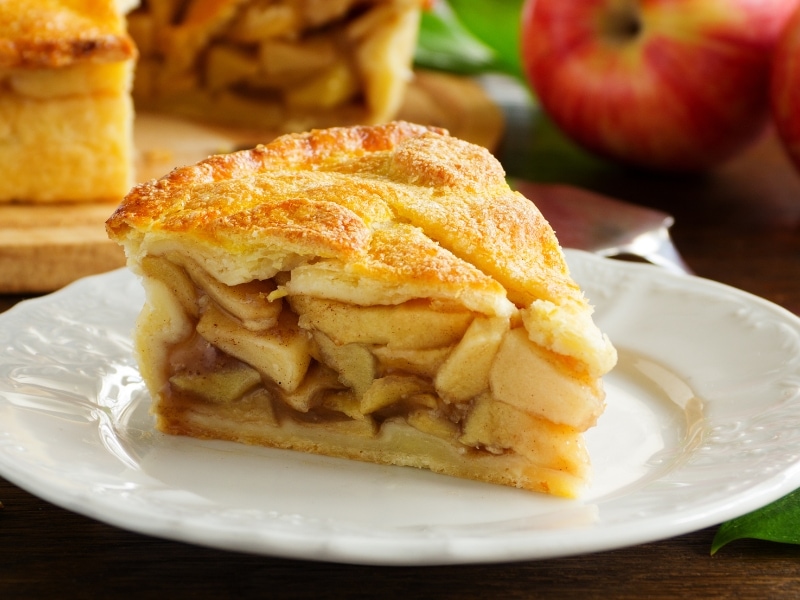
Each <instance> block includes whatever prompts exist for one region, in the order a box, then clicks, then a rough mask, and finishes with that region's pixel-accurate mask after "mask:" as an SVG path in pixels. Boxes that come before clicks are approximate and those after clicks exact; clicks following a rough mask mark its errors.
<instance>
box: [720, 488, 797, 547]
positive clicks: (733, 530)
mask: <svg viewBox="0 0 800 600" xmlns="http://www.w3.org/2000/svg"><path fill="white" fill-rule="evenodd" d="M744 538H752V539H757V540H766V541H770V542H782V543H785V544H800V489H798V490H795V491H794V492H792V493H790V494H788V495H786V496H784V497H783V498H781V499H780V500H776V501H775V502H773V503H772V504H768V505H767V506H764V507H763V508H760V509H758V510H756V511H753V512H751V513H748V514H746V515H743V516H741V517H738V518H736V519H733V520H731V521H727V522H725V523H723V524H722V525H720V526H719V529H717V533H716V535H715V536H714V540H713V541H712V542H711V554H712V555H713V554H715V553H716V552H717V550H719V549H720V548H722V547H723V546H724V545H725V544H728V543H730V542H732V541H734V540H739V539H744Z"/></svg>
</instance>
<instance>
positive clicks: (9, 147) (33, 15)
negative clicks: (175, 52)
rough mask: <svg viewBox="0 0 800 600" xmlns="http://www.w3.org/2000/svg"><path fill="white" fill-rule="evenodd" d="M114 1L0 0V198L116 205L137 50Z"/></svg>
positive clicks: (126, 171) (127, 154) (127, 167)
mask: <svg viewBox="0 0 800 600" xmlns="http://www.w3.org/2000/svg"><path fill="white" fill-rule="evenodd" d="M122 10H123V3H122V2H121V1H119V0H72V1H69V2H67V1H65V0H5V1H3V2H0V203H7V202H12V201H17V202H40V203H41V202H57V201H65V202H66V201H69V202H73V201H74V202H78V201H81V202H84V201H98V200H106V201H108V200H113V201H114V202H119V199H120V198H122V197H123V196H124V195H125V193H126V192H127V191H128V190H129V189H130V186H131V185H132V184H133V104H132V101H131V97H130V89H131V82H132V79H133V67H134V60H135V58H136V47H135V46H134V43H133V41H132V40H131V38H130V37H129V36H128V34H127V32H126V31H125V18H124V15H123V13H122Z"/></svg>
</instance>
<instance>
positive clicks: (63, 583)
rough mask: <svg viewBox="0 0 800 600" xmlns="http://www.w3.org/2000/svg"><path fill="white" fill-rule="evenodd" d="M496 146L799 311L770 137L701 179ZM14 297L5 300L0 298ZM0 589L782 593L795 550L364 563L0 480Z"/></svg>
mask: <svg viewBox="0 0 800 600" xmlns="http://www.w3.org/2000/svg"><path fill="white" fill-rule="evenodd" d="M518 116H519V115H518ZM513 133H514V137H511V136H509V137H508V138H507V139H506V141H505V142H504V145H503V147H502V148H501V149H500V150H499V154H500V156H501V157H502V159H503V161H504V163H505V165H506V168H507V170H508V171H509V174H510V175H514V176H523V177H529V178H534V179H537V180H540V181H557V182H562V183H563V182H567V183H573V184H576V185H580V186H582V187H584V188H587V189H591V190H594V191H598V192H602V193H605V194H609V195H611V196H615V197H617V198H621V199H625V200H629V201H632V202H636V203H638V204H641V205H646V206H652V207H656V208H659V209H662V210H664V211H668V212H670V213H671V214H673V215H674V216H675V218H676V223H675V226H674V228H673V231H672V233H673V238H674V240H675V243H676V245H677V247H678V248H679V250H680V252H681V253H682V255H683V256H684V258H685V259H686V261H687V263H688V264H689V265H690V267H691V268H692V269H693V270H694V271H695V272H696V273H697V274H698V275H699V276H702V277H707V278H710V279H715V280H718V281H721V282H724V283H727V284H730V285H733V286H735V287H738V288H741V289H744V290H747V291H749V292H752V293H754V294H757V295H759V296H763V297H764V298H766V299H768V300H771V301H772V302H775V303H777V304H779V305H782V306H784V307H785V308H787V309H789V310H791V311H793V312H794V313H796V314H800V175H798V174H797V172H796V171H795V170H794V169H793V168H792V167H791V166H790V164H789V163H788V161H787V160H786V158H785V157H784V156H783V154H782V152H781V150H780V148H779V147H778V145H777V144H776V143H775V140H774V139H773V138H772V137H771V136H769V135H767V136H765V137H764V139H763V140H762V141H761V142H760V143H759V144H757V145H756V146H754V147H753V148H752V149H751V150H750V151H749V152H747V153H746V154H745V155H744V156H742V157H741V158H739V159H736V160H735V161H733V162H732V163H730V164H728V165H726V166H724V167H722V168H720V169H718V170H716V171H714V172H712V173H709V174H706V175H704V176H701V177H700V176H698V177H675V176H663V175H662V176H656V175H653V174H646V173H639V172H633V171H628V170H624V169H620V168H617V167H612V166H609V165H605V164H603V163H601V162H599V161H595V160H591V159H589V158H588V157H586V156H583V155H581V153H579V152H576V151H575V149H574V148H571V147H570V146H569V145H568V144H566V143H564V141H563V140H560V139H558V136H556V135H555V134H554V133H553V131H552V129H550V128H549V127H548V126H547V124H546V122H544V121H542V120H541V119H538V118H528V116H526V115H523V116H522V118H521V119H520V124H519V125H518V126H516V127H515V128H514V129H513ZM19 299H20V298H16V297H5V298H2V300H0V309H6V308H8V307H9V306H11V305H12V304H13V303H15V302H16V301H18V300H19ZM0 500H1V501H2V502H3V505H4V508H3V509H1V510H0V598H8V599H12V598H14V599H16V598H106V597H108V598H127V597H136V598H164V597H175V598H244V597H264V598H376V597H388V598H392V597H406V598H407V597H419V598H459V599H466V598H508V599H511V598H533V597H556V598H573V597H575V598H601V597H602V598H677V597H685V598H726V597H735V598H759V599H760V598H786V597H800V546H790V545H781V544H772V543H767V542H759V541H741V542H736V543H733V544H731V545H730V546H727V547H725V548H724V549H723V550H721V551H720V552H719V553H718V554H717V555H716V556H713V557H712V556H710V555H709V548H710V544H711V539H712V537H713V534H714V529H713V528H712V529H705V530H701V531H697V532H694V533H690V534H687V535H683V536H680V537H676V538H673V539H668V540H663V541H657V542H653V543H649V544H644V545H641V546H636V547H631V548H623V549H619V550H615V551H610V552H603V553H598V554H593V555H588V556H578V557H570V558H561V559H553V560H543V561H533V562H523V563H518V564H500V565H467V566H450V567H425V568H417V567H414V568H405V567H367V566H352V565H337V564H324V563H311V562H303V561H294V560H284V559H275V558H269V557H262V556H252V555H244V554H237V553H233V552H225V551H219V550H213V549H208V548H203V547H197V546H192V545H188V544H183V543H177V542H171V541H165V540H161V539H156V538H150V537H146V536H142V535H139V534H135V533H130V532H127V531H123V530H120V529H117V528H114V527H111V526H108V525H105V524H102V523H99V522H96V521H93V520H90V519H87V518H85V517H82V516H79V515H76V514H73V513H70V512H67V511H65V510H62V509H60V508H58V507H55V506H53V505H51V504H49V503H47V502H44V501H42V500H39V499H38V498H36V497H34V496H31V495H30V494H28V493H27V492H25V491H23V490H21V489H19V488H17V487H15V486H14V485H11V484H10V483H8V482H6V481H4V480H2V479H0Z"/></svg>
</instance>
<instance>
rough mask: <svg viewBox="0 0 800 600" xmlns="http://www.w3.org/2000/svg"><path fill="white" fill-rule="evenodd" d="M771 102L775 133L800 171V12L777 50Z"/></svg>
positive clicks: (790, 21) (779, 42) (774, 60)
mask: <svg viewBox="0 0 800 600" xmlns="http://www.w3.org/2000/svg"><path fill="white" fill-rule="evenodd" d="M770 102H771V106H772V117H773V121H774V123H775V129H776V131H777V132H778V135H779V136H780V138H781V140H782V141H783V145H784V147H785V148H786V152H787V153H788V154H789V157H790V158H791V159H792V161H794V164H795V165H796V166H797V168H798V169H800V10H798V11H796V12H795V13H794V16H792V18H791V19H790V20H789V22H788V23H787V25H786V27H785V28H784V30H783V33H782V35H781V37H780V39H779V40H778V43H777V45H776V47H775V53H774V56H773V60H772V80H771V82H770Z"/></svg>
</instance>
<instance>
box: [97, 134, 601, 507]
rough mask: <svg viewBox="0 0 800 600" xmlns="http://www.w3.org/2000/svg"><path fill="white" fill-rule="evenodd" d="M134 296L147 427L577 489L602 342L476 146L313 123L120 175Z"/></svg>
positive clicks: (553, 247) (554, 259) (550, 238)
mask: <svg viewBox="0 0 800 600" xmlns="http://www.w3.org/2000/svg"><path fill="white" fill-rule="evenodd" d="M107 229H108V232H109V235H110V237H111V238H112V239H114V240H115V241H117V242H118V243H120V244H121V245H123V246H124V248H125V251H126V255H127V257H128V263H129V265H130V267H131V268H132V269H133V270H134V271H135V272H136V273H137V274H139V275H140V276H141V277H142V279H143V282H144V286H145V289H146V294H147V301H146V304H145V307H144V309H143V311H142V313H141V315H140V317H139V319H138V322H137V325H136V333H135V348H136V353H137V355H138V360H139V364H140V368H141V373H142V376H143V379H144V381H145V382H146V384H147V386H148V389H149V391H150V393H151V395H152V397H153V398H154V403H153V412H154V413H155V415H156V417H157V427H158V429H160V430H161V431H163V432H166V433H170V434H181V435H188V436H194V437H198V438H214V439H224V440H235V441H238V442H244V443H248V444H256V445H264V446H271V447H278V448H289V449H295V450H301V451H307V452H313V453H320V454H324V455H330V456H335V457H344V458H350V459H358V460H363V461H370V462H375V463H381V464H389V465H405V466H413V467H420V468H425V469H430V470H432V471H434V472H437V473H444V474H449V475H453V476H458V477H463V478H470V479H475V480H480V481H485V482H491V483H497V484H505V485H510V486H516V487H520V488H524V489H528V490H536V491H542V492H549V493H552V494H556V495H561V496H575V495H576V494H578V492H579V490H580V489H581V487H582V485H583V484H584V483H585V481H586V480H587V478H588V476H589V473H590V465H589V459H588V456H587V452H586V449H585V446H584V443H583V433H584V432H585V431H586V430H587V429H588V428H589V427H591V426H593V425H594V424H595V422H596V420H597V418H598V416H599V415H600V414H601V413H602V411H603V409H604V404H605V403H604V391H603V386H602V380H601V377H602V376H603V375H604V374H605V373H607V372H608V371H609V370H610V369H611V368H612V367H613V366H614V364H615V362H616V351H615V349H614V347H613V346H612V344H611V343H610V342H609V340H608V339H607V337H606V336H605V335H603V334H602V333H601V332H600V331H599V329H598V328H597V327H596V325H595V324H594V322H593V320H592V316H591V315H592V309H591V306H590V305H589V303H588V301H587V300H586V299H585V297H584V295H583V293H582V292H581V291H580V289H579V287H578V285H577V284H576V283H575V282H574V280H573V279H572V278H571V277H570V275H569V272H568V268H567V266H566V263H565V261H564V256H563V254H562V251H561V248H560V246H559V244H558V242H557V240H556V238H555V235H554V233H553V230H552V229H551V227H550V226H549V224H548V223H547V222H546V220H545V219H544V218H543V217H542V215H541V214H540V213H539V211H538V210H537V209H536V207H535V206H534V204H533V203H531V202H530V201H529V200H527V199H526V198H524V197H523V196H522V195H520V194H519V193H517V192H513V191H512V190H510V189H509V187H508V185H507V183H506V180H505V174H504V171H503V169H502V167H501V166H500V164H499V163H498V162H497V160H496V159H495V158H494V157H493V156H492V155H491V154H490V153H489V152H488V151H487V150H486V149H484V148H482V147H479V146H477V145H473V144H469V143H467V142H464V141H461V140H459V139H456V138H454V137H452V136H450V135H448V134H447V132H445V131H442V130H439V129H436V128H430V127H423V126H419V125H414V124H409V123H405V122H390V123H388V124H385V125H378V126H355V127H343V128H333V129H327V130H314V131H311V132H308V133H303V134H289V135H285V136H282V137H280V138H278V139H276V140H274V141H273V142H271V143H269V144H268V145H261V146H258V147H256V148H254V149H252V150H246V151H240V152H235V153H231V154H227V155H218V156H212V157H210V158H208V159H206V160H204V161H202V162H199V163H197V164H195V165H192V166H187V167H183V168H179V169H176V170H174V171H173V172H171V173H170V174H168V175H166V176H165V177H163V178H161V179H160V180H153V181H150V182H148V183H144V184H141V185H139V186H137V187H135V188H134V189H133V190H132V191H131V193H130V194H129V195H128V196H127V197H126V198H125V200H124V201H123V203H122V204H121V205H120V206H119V208H118V209H117V210H116V212H115V213H114V214H113V215H112V216H111V217H110V219H109V220H108V222H107Z"/></svg>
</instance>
